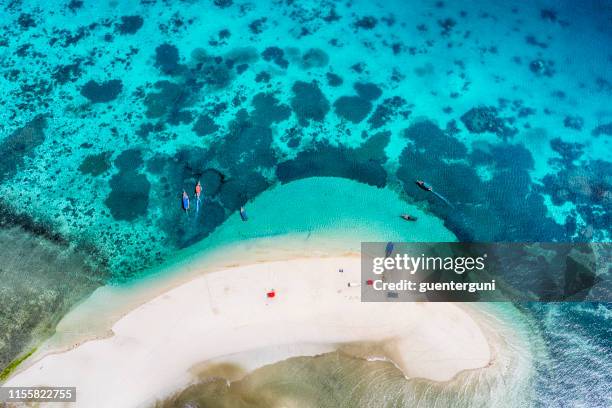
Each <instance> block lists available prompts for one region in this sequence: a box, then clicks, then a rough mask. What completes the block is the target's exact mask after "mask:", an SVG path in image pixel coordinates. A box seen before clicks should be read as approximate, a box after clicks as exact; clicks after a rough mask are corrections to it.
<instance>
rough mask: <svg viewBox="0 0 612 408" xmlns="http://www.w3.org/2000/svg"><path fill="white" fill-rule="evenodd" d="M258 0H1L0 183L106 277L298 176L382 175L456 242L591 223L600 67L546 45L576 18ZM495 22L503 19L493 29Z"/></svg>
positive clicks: (601, 186) (602, 217) (602, 193)
mask: <svg viewBox="0 0 612 408" xmlns="http://www.w3.org/2000/svg"><path fill="white" fill-rule="evenodd" d="M188 3H189V2H188ZM267 5H268V3H266V2H263V3H258V2H256V3H248V4H246V3H245V4H242V3H240V4H239V3H237V2H234V1H231V0H228V1H212V0H211V1H210V6H211V7H210V13H206V14H204V15H203V14H201V13H200V12H197V11H196V9H195V8H194V7H192V5H191V4H178V3H177V4H174V3H172V4H170V3H168V4H164V5H163V7H162V5H161V3H156V2H144V3H142V4H140V5H137V6H135V7H134V8H131V9H130V10H129V12H124V13H119V14H118V13H117V11H116V10H114V9H113V10H111V9H107V8H106V7H102V8H101V9H100V10H101V14H97V15H95V16H94V15H92V14H91V13H90V12H89V11H88V8H87V7H86V3H83V2H80V1H71V2H67V3H66V4H65V5H64V6H62V7H61V8H59V9H58V10H56V11H54V12H55V13H57V17H58V18H59V17H61V19H60V20H62V21H64V20H66V21H71V22H72V23H71V24H59V23H58V21H59V20H57V21H56V19H46V18H45V17H46V15H45V13H46V12H47V11H48V10H46V9H45V7H39V8H32V7H27V6H25V5H24V6H19V7H17V6H16V4H13V5H8V6H7V8H6V10H7V13H9V14H10V15H11V20H10V21H11V23H10V24H6V26H5V34H4V35H2V36H0V47H4V48H6V49H7V50H10V51H11V52H9V53H7V58H5V59H4V60H3V61H2V63H1V64H0V68H1V69H2V77H3V79H4V80H5V82H6V84H7V86H6V89H7V96H8V98H7V103H6V109H5V110H4V111H5V121H4V122H3V123H5V125H4V127H3V128H1V129H0V131H2V132H3V133H1V134H0V153H1V155H2V157H3V158H6V160H2V161H0V183H2V185H0V187H3V190H2V192H3V193H4V194H5V195H7V197H9V198H10V200H11V202H13V203H18V204H19V205H20V206H23V207H27V208H28V210H31V211H32V212H34V213H39V212H41V213H44V215H45V216H47V217H48V218H49V219H54V220H57V221H58V222H61V223H62V225H64V228H65V231H63V232H65V233H66V234H67V236H71V237H79V236H82V235H83V234H84V232H85V231H86V232H87V233H88V234H92V235H93V236H94V237H95V239H97V240H99V241H100V243H101V244H102V245H101V246H103V247H104V248H106V250H107V251H108V253H110V254H113V253H115V254H123V255H116V256H114V257H111V258H112V259H111V261H110V262H112V263H113V267H114V269H113V270H114V274H115V275H116V276H117V277H118V279H123V278H129V277H130V276H134V275H135V274H137V272H138V271H139V270H142V269H143V268H146V267H147V266H149V265H152V264H155V263H157V262H159V261H161V260H163V259H164V258H165V257H167V256H169V255H170V254H171V253H172V252H173V251H174V250H175V249H176V248H179V247H184V246H186V245H190V244H192V243H194V242H196V241H198V240H199V239H202V238H204V237H206V236H208V235H209V234H210V233H211V232H212V231H213V230H214V229H215V228H216V227H217V226H219V225H220V224H221V223H223V221H224V220H225V219H226V218H227V217H228V216H229V215H230V214H232V213H233V212H234V211H236V209H238V208H239V207H240V206H241V205H244V204H247V205H248V202H249V200H251V199H253V198H255V197H256V196H257V195H258V194H259V193H261V192H262V191H264V190H266V189H267V188H270V187H271V186H274V185H275V184H277V183H279V182H280V183H287V182H290V181H291V180H297V179H299V178H303V177H311V176H326V175H329V176H339V177H347V178H351V179H354V180H358V181H361V182H364V183H366V184H368V185H371V186H375V187H389V188H391V189H394V190H397V191H400V192H401V194H402V197H404V198H406V199H407V200H409V201H414V202H417V203H419V205H422V206H424V207H425V208H427V210H428V211H430V212H431V213H432V214H433V215H435V216H438V217H440V218H442V219H444V220H445V222H446V225H447V227H448V228H450V229H451V230H452V231H453V232H454V233H455V234H457V236H459V237H461V238H465V239H477V240H486V239H507V240H518V239H521V240H523V239H524V240H536V239H541V238H546V239H585V237H599V238H602V239H603V238H605V237H608V234H609V228H608V227H607V226H606V225H605V223H606V222H607V220H608V219H609V210H608V208H607V207H608V205H609V203H608V200H607V197H608V195H609V188H610V183H608V180H607V178H606V176H605V173H606V172H607V171H608V166H609V160H608V159H607V158H606V156H605V154H602V153H601V152H602V151H603V150H605V148H606V146H609V145H608V143H609V142H608V136H609V134H610V133H612V132H611V131H610V118H609V115H607V113H605V112H602V111H601V109H600V110H599V111H596V110H594V109H592V108H593V107H596V106H599V105H601V104H600V103H599V101H600V99H598V98H606V97H608V96H609V95H610V90H611V89H612V86H610V83H611V80H610V78H608V74H607V71H608V70H607V69H606V70H602V69H601V68H602V67H603V65H601V64H599V63H598V61H599V60H597V61H596V60H595V59H592V58H591V59H589V58H586V57H587V56H588V55H587V54H589V53H590V51H591V50H587V49H582V48H580V49H577V48H576V47H574V52H573V53H571V54H570V53H568V52H566V51H564V48H563V47H561V48H563V49H561V48H560V43H561V41H559V39H560V35H561V34H560V31H559V30H565V31H567V32H571V30H579V29H578V28H577V27H575V26H573V25H572V24H577V23H576V22H570V21H569V20H566V19H564V18H563V15H564V14H565V11H562V10H549V11H546V12H545V13H544V12H543V11H542V10H540V9H539V8H534V7H533V6H532V5H525V6H523V7H517V8H516V9H514V10H512V11H511V12H510V11H508V14H504V12H503V11H501V10H492V8H491V9H489V7H488V6H485V5H483V10H482V12H481V13H472V12H470V10H462V9H460V8H459V9H456V8H455V7H453V6H451V5H450V4H444V3H443V2H435V3H433V4H426V3H423V4H414V5H412V7H413V8H414V10H415V13H414V14H411V15H410V16H408V15H401V14H400V13H397V12H396V11H395V10H391V9H390V8H389V7H388V5H386V4H383V3H381V4H372V5H370V6H371V7H370V6H368V7H367V8H363V9H362V8H361V7H358V6H359V5H358V4H357V3H355V4H354V5H351V6H350V7H349V5H348V4H341V3H333V2H332V3H329V2H322V3H312V4H311V3H307V2H301V1H292V2H284V3H283V4H282V5H278V7H275V10H276V9H278V11H279V13H276V12H275V13H270V12H269V10H268V8H267ZM45 10H46V11H45ZM162 11H163V12H162ZM105 13H106V14H105ZM541 13H543V14H541ZM541 15H542V16H541ZM519 18H520V19H521V21H523V22H524V24H519V25H517V24H516V21H518V20H517V19H519ZM237 22H242V23H244V24H242V25H237V24H236V23H237ZM494 27H506V28H508V31H507V33H508V34H507V35H506V36H505V37H503V41H500V39H501V38H502V37H500V36H499V35H497V34H496V33H494V34H491V33H492V31H491V29H492V28H494ZM510 27H512V30H510ZM580 30H583V31H581V32H585V33H586V31H584V27H582V28H581V29H580ZM587 31H588V30H587ZM585 35H586V34H585ZM568 38H571V37H568ZM505 44H507V45H508V46H505ZM513 45H516V46H513ZM569 48H571V47H569V46H568V49H569ZM583 51H585V52H583ZM441 55H444V56H445V57H444V58H440V56H441ZM600 59H601V58H600ZM575 61H583V62H584V61H592V62H593V67H594V68H593V70H592V72H590V71H589V72H583V71H584V69H583V68H584V67H583V65H584V64H582V65H580V64H576V63H575ZM596 62H597V64H595V63H596ZM508 63H510V64H511V68H509V70H506V69H505V68H504V67H506V66H508ZM570 67H571V68H570ZM510 70H511V73H512V74H511V75H510V74H509V73H510ZM578 72H580V73H581V75H580V76H577V73H578ZM570 74H571V76H572V78H580V80H579V81H576V83H575V84H574V83H571V84H570V83H569V82H568V81H567V80H566V79H567V78H568V75H570ZM581 100H585V101H586V102H588V103H584V104H582V103H579V104H577V101H581ZM589 138H590V139H591V140H589ZM43 173H44V174H45V176H44V177H41V176H40V174H43ZM417 178H418V179H423V180H425V181H427V182H428V183H431V184H432V185H433V186H434V188H435V189H436V191H438V192H439V193H440V194H442V195H443V196H445V197H446V198H448V200H449V201H450V202H451V203H452V205H454V207H455V208H454V209H452V208H451V207H450V206H449V205H447V204H445V203H444V202H443V201H441V200H439V199H437V198H436V197H435V196H433V195H427V194H426V193H423V192H421V191H420V190H418V189H415V186H414V185H413V182H414V179H417ZM597 178H600V179H601V180H597ZM582 179H584V181H580V182H578V181H577V180H582ZM198 180H200V181H201V182H202V183H203V185H204V195H203V198H202V200H201V202H199V203H198V211H199V212H198V214H199V215H197V216H193V211H194V210H195V209H196V207H195V206H194V204H195V203H194V202H193V199H192V208H191V210H190V212H189V213H187V214H185V212H183V211H182V209H181V205H180V197H181V194H182V191H183V190H185V191H186V192H187V193H189V194H190V195H192V194H193V188H194V184H195V183H196V182H197V181H198ZM32 185H36V186H37V188H36V189H32V188H31V187H29V186H32ZM43 196H44V198H45V201H44V202H45V204H44V205H42V204H41V201H42V198H43ZM516 197H520V199H517V198H516ZM589 206H590V207H591V208H592V209H594V211H592V213H590V214H589V213H588V210H587V209H588V208H589ZM557 207H563V208H562V209H561V208H557ZM203 214H206V216H203ZM534 217H542V219H543V220H544V221H543V222H542V223H538V225H535V226H534V225H529V223H530V222H531V220H532V219H534ZM91 218H95V219H96V220H99V225H92V224H91ZM553 218H554V219H553ZM531 223H532V224H533V222H531ZM128 226H129V227H128Z"/></svg>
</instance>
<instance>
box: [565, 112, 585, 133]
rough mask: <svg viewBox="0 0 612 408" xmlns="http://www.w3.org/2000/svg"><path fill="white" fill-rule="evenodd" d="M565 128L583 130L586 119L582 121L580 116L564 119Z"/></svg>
mask: <svg viewBox="0 0 612 408" xmlns="http://www.w3.org/2000/svg"><path fill="white" fill-rule="evenodd" d="M563 126H565V127H566V128H568V129H574V130H582V127H583V126H584V119H582V118H581V117H580V116H569V115H568V116H566V117H565V118H564V119H563Z"/></svg>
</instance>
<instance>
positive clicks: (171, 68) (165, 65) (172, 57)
mask: <svg viewBox="0 0 612 408" xmlns="http://www.w3.org/2000/svg"><path fill="white" fill-rule="evenodd" d="M155 66H156V67H158V68H159V69H160V71H161V72H163V73H164V74H167V75H176V74H178V73H179V71H180V68H181V65H180V64H179V51H178V48H176V47H175V46H174V45H172V44H168V43H164V44H161V45H160V46H158V47H157V48H156V49H155Z"/></svg>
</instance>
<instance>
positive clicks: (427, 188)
mask: <svg viewBox="0 0 612 408" xmlns="http://www.w3.org/2000/svg"><path fill="white" fill-rule="evenodd" d="M415 183H416V185H417V186H419V188H420V189H421V190H425V191H431V190H432V188H431V186H430V185H428V184H426V183H425V182H424V181H423V180H417V181H415Z"/></svg>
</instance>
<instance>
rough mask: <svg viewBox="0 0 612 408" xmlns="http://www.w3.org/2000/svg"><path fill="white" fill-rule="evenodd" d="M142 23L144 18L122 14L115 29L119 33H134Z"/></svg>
mask: <svg viewBox="0 0 612 408" xmlns="http://www.w3.org/2000/svg"><path fill="white" fill-rule="evenodd" d="M143 24H144V20H143V18H142V17H140V16H122V17H121V23H119V24H117V31H118V32H119V34H136V32H137V31H138V30H140V28H141V27H142V25H143Z"/></svg>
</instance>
